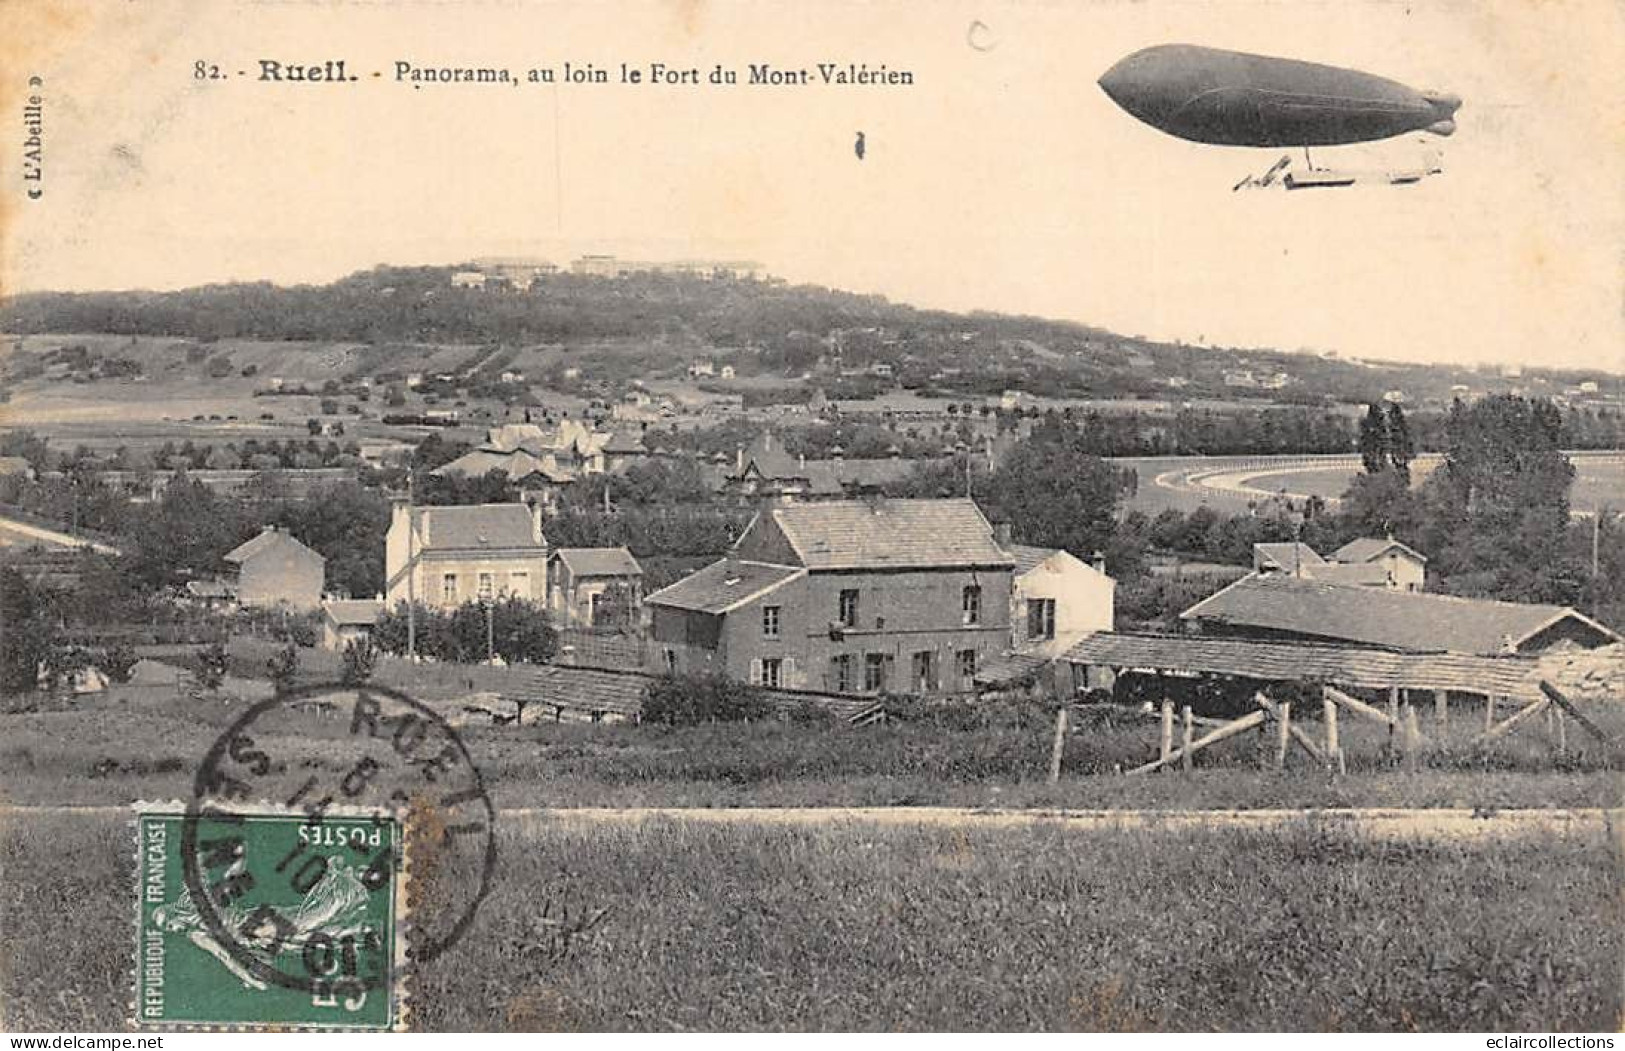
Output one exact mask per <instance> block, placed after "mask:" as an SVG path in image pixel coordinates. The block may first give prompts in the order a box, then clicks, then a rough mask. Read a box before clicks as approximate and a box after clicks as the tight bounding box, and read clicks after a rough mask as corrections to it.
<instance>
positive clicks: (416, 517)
mask: <svg viewBox="0 0 1625 1051" xmlns="http://www.w3.org/2000/svg"><path fill="white" fill-rule="evenodd" d="M412 521H413V524H414V525H415V526H416V527H417V531H418V540H419V542H420V544H421V545H422V546H421V547H420V548H419V549H418V550H420V551H469V550H473V551H482V550H489V549H492V548H532V549H537V550H539V549H541V548H542V547H543V546H544V545H542V544H539V543H537V542H536V538H535V534H534V533H533V532H532V527H531V518H530V508H528V507H526V506H525V505H524V504H470V505H467V506H461V507H419V508H416V509H414V511H413V515H412Z"/></svg>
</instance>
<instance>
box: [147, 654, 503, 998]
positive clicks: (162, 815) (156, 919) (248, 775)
mask: <svg viewBox="0 0 1625 1051" xmlns="http://www.w3.org/2000/svg"><path fill="white" fill-rule="evenodd" d="M495 818H496V811H495V808H494V807H493V806H492V805H491V801H490V798H489V796H488V795H487V794H486V791H485V787H484V784H483V782H482V780H481V777H480V773H479V771H478V770H477V769H476V768H475V767H474V765H473V762H472V760H471V759H470V757H469V754H468V751H467V749H466V748H464V746H463V743H462V741H461V740H460V739H459V738H458V736H457V734H456V733H455V731H454V730H453V729H452V728H451V727H450V725H449V724H447V723H446V721H445V720H444V719H442V718H441V717H440V716H439V715H438V714H437V713H435V712H434V711H433V709H431V708H429V707H428V706H426V705H423V704H421V703H419V702H418V701H416V700H414V699H412V698H411V697H408V696H407V695H405V694H404V693H401V692H400V691H396V690H392V689H389V688H386V687H381V686H363V687H340V686H320V687H312V688H309V689H303V690H296V691H291V692H289V693H285V694H282V695H280V696H277V697H274V698H271V699H269V700H266V701H262V702H260V703H259V704H256V705H254V706H253V707H251V708H249V709H248V710H246V711H245V712H244V713H243V714H242V716H240V717H239V718H238V719H237V720H236V721H235V722H233V723H232V725H231V726H230V727H228V728H227V729H226V730H225V731H224V732H223V733H222V734H221V735H220V737H219V738H218V739H217V740H216V741H215V742H214V744H213V745H212V746H211V748H210V749H209V751H208V753H207V754H206V755H205V756H203V758H202V760H201V761H200V763H199V764H198V768H197V772H196V775H195V777H194V781H193V791H192V796H191V798H190V799H187V800H185V801H179V802H176V803H170V804H158V805H142V806H139V807H138V808H137V814H136V826H137V829H136V847H137V850H138V858H137V871H138V873H139V875H140V879H139V883H138V901H139V907H138V909H137V930H138V936H137V945H136V961H135V975H136V981H135V986H136V989H135V998H134V1011H133V1016H134V1020H135V1021H136V1022H137V1023H138V1024H140V1025H142V1026H147V1027H182V1028H183V1027H193V1026H227V1027H236V1028H256V1029H382V1030H390V1029H401V1028H404V1027H405V1023H406V1017H407V1011H408V1005H409V995H408V994H409V989H410V983H411V978H412V974H413V972H414V970H415V969H416V968H418V967H421V966H422V965H423V964H425V963H427V962H429V961H431V960H433V959H435V958H436V957H437V956H439V955H440V954H441V953H442V952H444V951H445V950H446V949H448V948H449V947H450V946H452V945H453V944H454V943H455V942H456V941H457V940H458V939H459V938H461V936H462V935H463V933H464V932H465V931H466V930H467V929H468V927H469V926H470V924H471V923H472V922H473V920H474V916H475V913H476V911H477V910H478V908H479V906H480V904H481V902H483V901H484V898H485V895H486V893H487V891H488V889H489V886H490V881H491V874H492V869H493V866H494V864H495V859H496V853H495V851H496V847H495V837H494V830H493V826H494V823H495Z"/></svg>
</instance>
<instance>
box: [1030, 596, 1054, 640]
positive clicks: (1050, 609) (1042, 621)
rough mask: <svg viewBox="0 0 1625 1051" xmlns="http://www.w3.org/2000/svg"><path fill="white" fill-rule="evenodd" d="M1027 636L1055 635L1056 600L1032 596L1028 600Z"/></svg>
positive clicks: (1050, 637)
mask: <svg viewBox="0 0 1625 1051" xmlns="http://www.w3.org/2000/svg"><path fill="white" fill-rule="evenodd" d="M1027 637H1028V638H1029V639H1053V638H1054V637H1055V600H1054V599H1052V598H1030V599H1028V600H1027Z"/></svg>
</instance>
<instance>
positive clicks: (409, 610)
mask: <svg viewBox="0 0 1625 1051" xmlns="http://www.w3.org/2000/svg"><path fill="white" fill-rule="evenodd" d="M414 486H415V481H414V477H413V474H412V465H411V464H410V463H409V464H407V465H406V659H407V660H409V661H416V660H417V659H418V589H417V566H416V565H415V564H414V562H415V561H416V558H415V555H414V554H413V551H412V536H413V534H415V533H416V532H417V522H415V521H414V520H413V519H414V518H415V517H416V512H415V511H414V510H413V507H412V503H413V500H414V498H415V496H416V493H415V490H414Z"/></svg>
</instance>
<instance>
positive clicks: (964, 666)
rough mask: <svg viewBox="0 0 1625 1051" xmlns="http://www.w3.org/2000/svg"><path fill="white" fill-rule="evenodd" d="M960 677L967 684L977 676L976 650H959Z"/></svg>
mask: <svg viewBox="0 0 1625 1051" xmlns="http://www.w3.org/2000/svg"><path fill="white" fill-rule="evenodd" d="M959 677H960V678H961V679H963V680H964V681H965V682H966V683H967V684H968V683H969V682H970V681H971V680H972V679H974V678H976V651H975V650H960V651H959Z"/></svg>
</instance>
